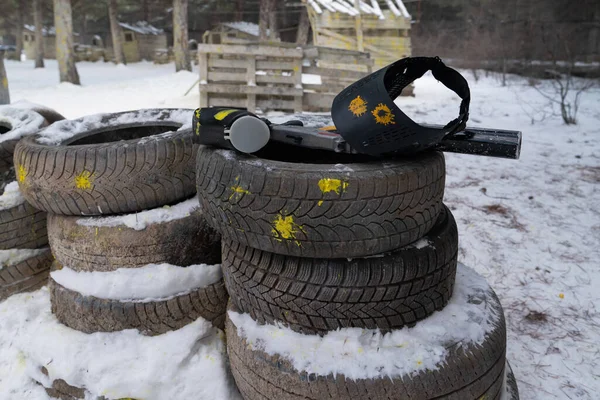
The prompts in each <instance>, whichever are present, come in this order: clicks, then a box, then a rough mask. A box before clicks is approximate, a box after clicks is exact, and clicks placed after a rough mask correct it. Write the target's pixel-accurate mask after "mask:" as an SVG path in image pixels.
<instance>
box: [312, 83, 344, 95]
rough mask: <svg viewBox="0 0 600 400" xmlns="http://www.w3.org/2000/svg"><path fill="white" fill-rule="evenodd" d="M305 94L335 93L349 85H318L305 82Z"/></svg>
mask: <svg viewBox="0 0 600 400" xmlns="http://www.w3.org/2000/svg"><path fill="white" fill-rule="evenodd" d="M303 86H304V94H305V95H306V93H311V92H314V93H335V94H338V93H339V92H341V91H342V90H344V89H345V88H346V86H347V85H341V84H337V85H336V84H325V85H323V84H321V85H316V84H307V83H305V84H304V85H303Z"/></svg>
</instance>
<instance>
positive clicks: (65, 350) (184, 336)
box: [0, 288, 240, 400]
mask: <svg viewBox="0 0 600 400" xmlns="http://www.w3.org/2000/svg"><path fill="white" fill-rule="evenodd" d="M0 321H2V324H0V371H1V372H2V379H3V380H1V381H0V398H2V399H28V400H34V399H35V400H41V399H48V397H47V396H46V395H45V393H43V389H42V388H41V387H39V386H38V385H36V384H35V381H34V380H37V381H39V382H41V383H42V384H43V385H44V386H46V387H49V386H51V384H52V381H54V380H57V379H64V380H65V381H66V382H67V383H69V384H70V385H73V386H76V387H84V388H86V389H87V390H88V392H89V393H87V396H86V398H88V399H91V398H93V399H95V398H97V397H100V396H105V397H107V398H110V399H119V398H134V399H144V400H164V399H196V400H239V399H240V397H239V394H238V392H237V389H236V388H235V387H234V384H233V380H232V378H231V376H230V374H229V371H228V369H227V368H228V367H227V361H226V360H227V358H226V356H227V355H226V349H225V344H224V340H223V339H224V335H223V333H222V332H221V331H220V330H218V329H216V328H213V327H212V325H211V323H210V322H209V321H206V320H204V319H202V318H199V319H198V320H197V321H195V322H193V323H191V324H189V325H187V326H185V327H183V328H181V329H179V330H177V331H173V332H168V333H165V334H163V335H158V336H152V337H150V336H144V335H141V334H140V333H139V332H138V331H137V330H133V329H130V330H125V331H121V332H111V333H104V332H99V333H93V334H85V333H82V332H78V331H76V330H73V329H70V328H68V327H66V326H64V325H62V324H60V323H59V322H58V321H57V320H56V318H55V317H54V315H52V313H51V311H50V298H49V294H48V289H47V288H43V289H41V290H39V291H37V292H34V293H28V294H20V295H16V296H13V297H11V298H9V299H8V300H6V301H4V302H2V303H0ZM17 333H18V334H17ZM41 367H45V368H46V369H47V370H48V375H49V376H45V375H44V374H42V372H41V371H40V369H41ZM21 393H22V395H21Z"/></svg>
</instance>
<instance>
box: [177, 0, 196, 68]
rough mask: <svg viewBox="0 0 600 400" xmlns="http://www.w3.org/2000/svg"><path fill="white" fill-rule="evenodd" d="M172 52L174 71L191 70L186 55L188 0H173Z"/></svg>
mask: <svg viewBox="0 0 600 400" xmlns="http://www.w3.org/2000/svg"><path fill="white" fill-rule="evenodd" d="M173 52H174V53H175V71H176V72H179V71H181V70H186V71H191V70H192V65H191V64H190V59H189V56H188V0H173Z"/></svg>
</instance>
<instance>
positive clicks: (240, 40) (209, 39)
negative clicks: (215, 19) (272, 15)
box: [202, 21, 269, 44]
mask: <svg viewBox="0 0 600 400" xmlns="http://www.w3.org/2000/svg"><path fill="white" fill-rule="evenodd" d="M268 34H269V29H267V35H268ZM259 37H260V31H259V28H258V25H257V24H255V23H252V22H245V21H238V22H223V23H221V24H219V25H218V26H217V27H216V28H214V29H213V30H210V31H206V33H205V34H204V35H203V36H202V41H203V42H204V43H208V44H247V43H255V42H257V41H258V39H259Z"/></svg>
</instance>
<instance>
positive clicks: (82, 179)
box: [75, 170, 93, 190]
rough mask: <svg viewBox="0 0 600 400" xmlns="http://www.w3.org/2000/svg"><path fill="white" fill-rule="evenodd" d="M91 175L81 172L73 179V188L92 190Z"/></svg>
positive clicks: (87, 172) (88, 172)
mask: <svg viewBox="0 0 600 400" xmlns="http://www.w3.org/2000/svg"><path fill="white" fill-rule="evenodd" d="M92 181H93V179H92V173H91V172H90V171H85V170H84V171H83V172H82V173H80V174H79V175H77V176H76V177H75V187H76V188H77V189H82V190H88V189H91V188H92Z"/></svg>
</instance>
